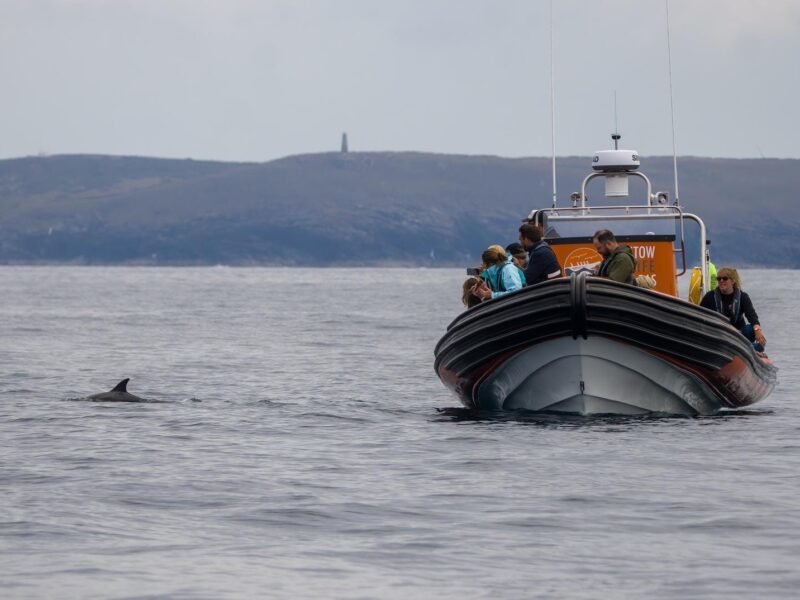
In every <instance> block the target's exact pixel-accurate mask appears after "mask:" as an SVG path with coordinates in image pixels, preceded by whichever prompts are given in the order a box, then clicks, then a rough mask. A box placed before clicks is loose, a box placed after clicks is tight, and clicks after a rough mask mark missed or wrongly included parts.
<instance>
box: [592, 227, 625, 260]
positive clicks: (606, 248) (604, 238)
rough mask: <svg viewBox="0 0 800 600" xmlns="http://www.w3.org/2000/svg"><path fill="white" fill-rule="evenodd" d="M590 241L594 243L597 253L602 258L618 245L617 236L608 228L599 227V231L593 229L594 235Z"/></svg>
mask: <svg viewBox="0 0 800 600" xmlns="http://www.w3.org/2000/svg"><path fill="white" fill-rule="evenodd" d="M592 243H593V244H594V249H595V250H597V253H598V254H599V255H600V256H602V257H603V258H605V257H607V256H608V255H610V254H611V253H612V252H613V251H614V250H616V249H617V246H619V244H618V243H617V238H615V237H614V234H613V233H611V232H610V231H609V230H608V229H600V230H599V231H595V233H594V235H593V236H592Z"/></svg>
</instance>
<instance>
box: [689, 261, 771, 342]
mask: <svg viewBox="0 0 800 600" xmlns="http://www.w3.org/2000/svg"><path fill="white" fill-rule="evenodd" d="M700 306H702V307H704V308H709V309H711V310H713V311H716V312H718V313H720V314H722V315H724V316H726V317H727V318H728V320H729V321H730V322H731V325H733V326H734V327H736V329H738V330H739V331H741V332H742V335H744V337H746V338H747V339H748V340H750V341H751V342H752V343H753V347H754V348H755V349H756V350H757V351H759V352H763V351H764V346H766V345H767V338H765V337H764V333H763V332H762V331H761V323H759V321H758V315H757V314H756V310H755V308H753V301H752V300H750V296H748V295H747V293H746V292H743V291H742V281H741V279H740V278H739V273H738V271H737V270H736V269H732V268H731V267H724V268H722V269H720V270H719V271H717V289H715V290H711V291H710V292H708V293H707V294H706V295H705V296H703V299H702V300H700ZM745 319H747V321H746V322H745Z"/></svg>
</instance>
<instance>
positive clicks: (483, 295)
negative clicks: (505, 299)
mask: <svg viewBox="0 0 800 600" xmlns="http://www.w3.org/2000/svg"><path fill="white" fill-rule="evenodd" d="M470 291H471V292H472V295H473V296H475V297H477V298H480V299H481V300H488V299H489V298H491V297H492V291H491V290H490V289H489V286H487V285H486V282H485V281H481V282H480V283H476V284H475V285H473V286H472V289H471V290H470Z"/></svg>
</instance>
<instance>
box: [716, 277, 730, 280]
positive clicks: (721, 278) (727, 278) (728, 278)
mask: <svg viewBox="0 0 800 600" xmlns="http://www.w3.org/2000/svg"><path fill="white" fill-rule="evenodd" d="M730 280H731V278H730V277H717V281H730Z"/></svg>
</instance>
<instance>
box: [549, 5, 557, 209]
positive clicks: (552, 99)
mask: <svg viewBox="0 0 800 600" xmlns="http://www.w3.org/2000/svg"><path fill="white" fill-rule="evenodd" d="M550 145H551V154H552V156H553V208H555V207H556V86H555V78H554V75H553V0H550Z"/></svg>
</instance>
